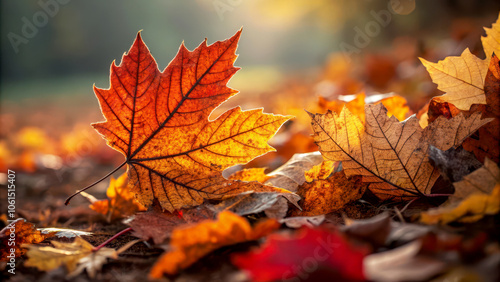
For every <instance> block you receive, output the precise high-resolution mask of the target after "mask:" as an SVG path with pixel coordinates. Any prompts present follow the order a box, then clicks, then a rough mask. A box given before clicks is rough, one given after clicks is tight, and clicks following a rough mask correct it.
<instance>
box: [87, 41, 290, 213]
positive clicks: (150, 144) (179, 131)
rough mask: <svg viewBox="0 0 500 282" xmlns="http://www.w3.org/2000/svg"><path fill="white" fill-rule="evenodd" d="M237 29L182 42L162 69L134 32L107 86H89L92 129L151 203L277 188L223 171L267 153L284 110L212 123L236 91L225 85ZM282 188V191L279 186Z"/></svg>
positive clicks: (171, 204)
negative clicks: (98, 118)
mask: <svg viewBox="0 0 500 282" xmlns="http://www.w3.org/2000/svg"><path fill="white" fill-rule="evenodd" d="M240 33H241V31H238V32H237V33H236V34H235V35H234V36H233V37H231V38H230V39H227V40H225V41H218V42H216V43H214V44H212V45H210V46H207V44H206V40H205V41H204V42H203V43H202V44H200V46H198V47H197V48H196V49H195V50H193V51H189V50H187V49H186V47H185V46H184V45H181V47H180V49H179V52H178V54H177V56H176V57H175V58H174V59H173V60H172V61H171V62H170V64H169V65H168V66H167V68H166V69H165V70H164V71H163V72H160V71H159V70H158V67H157V64H156V61H155V60H154V58H153V57H152V56H151V54H150V52H149V50H148V48H147V46H146V45H145V44H144V42H143V41H142V38H141V35H140V33H139V34H138V35H137V38H136V40H135V42H134V44H133V45H132V47H131V49H130V50H129V52H128V53H127V54H125V55H124V56H123V58H122V62H121V64H120V65H119V66H116V65H115V64H114V63H113V64H112V66H111V87H110V88H109V89H100V88H94V91H95V94H96V96H97V98H98V100H99V104H100V106H101V110H102V113H103V115H104V117H105V118H106V121H104V122H99V123H94V124H93V127H94V128H95V129H96V130H97V131H98V132H99V133H100V134H101V135H102V136H103V138H105V139H106V140H107V144H108V145H109V146H110V147H112V148H113V149H115V150H117V151H119V152H121V153H122V154H123V155H124V156H125V158H126V160H125V162H124V164H128V170H127V172H128V176H129V181H128V189H129V190H130V191H131V192H132V193H134V194H135V195H136V197H137V199H138V201H139V202H140V203H141V204H142V205H144V206H146V207H149V206H151V204H152V202H153V200H158V202H159V203H160V204H161V206H162V207H163V208H164V209H166V210H168V211H170V212H172V211H174V210H178V209H180V208H183V207H184V208H187V207H192V206H197V205H200V204H201V203H203V201H204V200H205V199H223V198H224V197H227V196H234V195H236V194H239V193H241V192H245V191H261V192H264V191H267V192H270V191H276V189H274V188H273V187H270V186H264V185H262V184H260V183H257V182H251V183H245V182H241V181H231V180H226V179H225V178H224V177H223V176H222V174H221V172H222V171H223V170H224V169H226V168H228V167H230V166H233V165H236V164H240V163H246V162H248V161H250V160H252V159H253V158H255V157H257V156H260V155H262V154H265V153H267V152H269V151H272V150H273V148H272V147H271V146H269V145H268V144H267V140H268V139H269V138H271V137H272V136H273V135H274V134H275V133H276V131H277V130H278V129H279V128H280V126H281V125H282V124H283V123H284V122H285V121H287V120H288V119H290V118H291V117H290V116H281V115H272V114H264V113H262V109H257V110H249V111H241V109H240V108H239V107H236V108H233V109H231V110H229V111H227V112H225V113H223V114H222V115H220V116H219V117H218V118H217V119H215V120H213V121H210V120H209V119H208V118H209V115H210V113H211V112H212V111H213V110H214V109H215V108H216V107H217V106H219V105H220V104H221V103H222V102H224V101H225V100H227V99H229V98H230V97H231V96H233V95H235V94H236V93H237V91H236V90H234V89H231V88H228V87H227V86H226V83H227V82H228V81H229V79H230V78H231V77H232V76H233V74H234V73H235V72H236V71H237V70H238V68H236V67H234V66H233V63H234V61H235V60H236V54H235V50H236V47H237V43H238V40H239V37H240ZM281 192H286V191H281Z"/></svg>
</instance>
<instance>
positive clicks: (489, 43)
mask: <svg viewBox="0 0 500 282" xmlns="http://www.w3.org/2000/svg"><path fill="white" fill-rule="evenodd" d="M484 30H485V31H486V36H481V42H482V43H483V49H484V53H485V54H486V59H489V58H491V56H492V54H493V53H495V54H496V55H497V56H500V13H499V14H498V19H497V21H496V23H494V24H493V25H492V26H491V28H487V27H485V28H484Z"/></svg>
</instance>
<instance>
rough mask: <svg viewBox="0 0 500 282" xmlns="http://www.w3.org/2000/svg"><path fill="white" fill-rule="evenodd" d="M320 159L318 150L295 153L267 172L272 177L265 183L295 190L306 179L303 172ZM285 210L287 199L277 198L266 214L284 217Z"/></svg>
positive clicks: (272, 216)
mask: <svg viewBox="0 0 500 282" xmlns="http://www.w3.org/2000/svg"><path fill="white" fill-rule="evenodd" d="M322 161H323V158H322V157H321V154H320V153H319V152H312V153H304V154H295V155H293V157H292V158H291V159H289V160H288V161H287V162H286V163H285V164H283V165H282V166H280V167H279V168H277V169H276V170H274V171H273V172H271V173H269V174H268V175H269V176H273V178H272V179H270V180H268V181H267V182H266V184H270V185H273V186H276V187H280V188H283V189H286V190H288V191H291V192H296V191H297V189H298V187H299V185H302V184H303V183H304V182H305V181H306V178H305V175H304V172H305V171H306V170H309V169H311V168H312V167H313V166H315V165H317V164H319V163H321V162H322ZM287 212H288V201H286V200H285V199H278V201H277V202H276V203H275V204H274V205H273V206H272V207H271V208H269V209H267V210H266V215H267V216H268V217H270V218H284V217H285V216H286V214H287Z"/></svg>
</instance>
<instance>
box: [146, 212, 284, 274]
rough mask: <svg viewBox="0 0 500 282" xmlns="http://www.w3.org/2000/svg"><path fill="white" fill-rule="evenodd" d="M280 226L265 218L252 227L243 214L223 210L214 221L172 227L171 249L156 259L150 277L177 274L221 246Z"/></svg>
mask: <svg viewBox="0 0 500 282" xmlns="http://www.w3.org/2000/svg"><path fill="white" fill-rule="evenodd" d="M279 226H280V224H279V223H278V222H277V221H276V220H274V219H267V220H265V221H261V222H259V223H257V224H256V225H255V226H253V227H251V226H250V224H249V223H248V221H247V220H246V219H245V218H243V217H240V216H238V215H235V214H233V213H231V212H227V211H225V212H222V213H220V214H219V218H218V220H217V221H213V220H206V221H203V222H200V223H198V224H196V225H193V226H191V227H181V228H179V229H175V230H174V231H173V232H172V239H171V240H170V246H171V247H172V250H171V251H168V252H166V253H165V254H163V255H162V256H161V257H160V258H159V259H158V261H157V262H156V263H155V265H154V266H153V268H152V269H151V272H150V278H161V277H162V276H163V274H165V273H166V274H176V273H178V272H179V271H180V270H182V269H185V268H187V267H189V266H190V265H192V264H193V263H195V262H196V261H198V260H199V259H200V258H202V257H203V256H205V255H207V254H208V253H210V252H212V251H214V250H216V249H218V248H220V247H223V246H228V245H233V244H237V243H241V242H246V241H252V240H257V239H259V238H260V237H262V236H265V235H267V234H269V233H271V232H272V231H274V230H276V229H277V228H278V227H279Z"/></svg>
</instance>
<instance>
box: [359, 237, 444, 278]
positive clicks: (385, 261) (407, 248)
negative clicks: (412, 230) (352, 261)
mask: <svg viewBox="0 0 500 282" xmlns="http://www.w3.org/2000/svg"><path fill="white" fill-rule="evenodd" d="M421 247H422V242H421V241H420V240H415V241H413V242H410V243H408V244H406V245H404V246H401V247H399V248H396V249H393V250H390V251H385V252H381V253H376V254H371V255H368V256H366V257H365V259H364V261H363V264H364V269H363V270H364V272H365V273H366V278H367V279H369V280H373V281H410V280H411V281H425V280H428V279H430V278H432V277H433V276H435V275H436V274H438V273H441V272H442V271H443V270H444V269H445V268H446V264H445V263H444V262H443V261H441V260H438V259H435V258H431V257H425V256H422V255H418V253H419V251H420V249H421Z"/></svg>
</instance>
